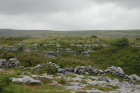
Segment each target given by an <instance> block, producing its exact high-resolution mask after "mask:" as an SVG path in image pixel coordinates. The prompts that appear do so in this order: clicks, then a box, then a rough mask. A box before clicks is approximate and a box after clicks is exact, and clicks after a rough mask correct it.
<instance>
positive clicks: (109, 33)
mask: <svg viewBox="0 0 140 93" xmlns="http://www.w3.org/2000/svg"><path fill="white" fill-rule="evenodd" d="M92 35H96V36H101V37H130V38H131V37H132V38H138V37H139V38H140V30H76V31H53V30H14V29H0V37H48V36H92Z"/></svg>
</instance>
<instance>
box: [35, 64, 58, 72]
mask: <svg viewBox="0 0 140 93" xmlns="http://www.w3.org/2000/svg"><path fill="white" fill-rule="evenodd" d="M37 73H38V74H43V73H47V74H55V73H56V69H55V67H53V66H51V65H48V64H47V65H46V67H45V68H41V69H39V70H38V71H37Z"/></svg>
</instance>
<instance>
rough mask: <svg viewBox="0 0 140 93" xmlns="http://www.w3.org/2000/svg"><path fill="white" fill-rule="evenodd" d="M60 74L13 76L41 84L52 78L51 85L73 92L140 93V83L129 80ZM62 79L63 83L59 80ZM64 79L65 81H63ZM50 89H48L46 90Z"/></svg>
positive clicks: (19, 79) (15, 79) (21, 80)
mask: <svg viewBox="0 0 140 93" xmlns="http://www.w3.org/2000/svg"><path fill="white" fill-rule="evenodd" d="M57 75H58V76H56V77H55V76H53V75H47V74H44V75H42V76H40V75H31V77H30V76H26V75H21V76H19V78H12V81H13V82H14V81H19V82H28V83H29V82H30V83H34V84H40V83H41V82H40V80H38V79H45V80H51V81H52V82H51V83H50V84H49V85H52V86H61V87H64V89H67V90H70V91H71V92H72V93H75V92H78V91H79V92H85V93H140V85H138V84H130V83H128V82H127V81H119V79H117V78H115V79H113V80H112V79H110V78H108V77H107V78H108V80H109V81H108V82H107V81H105V80H101V77H102V76H100V75H98V76H93V75H92V76H90V75H78V74H67V75H64V74H62V73H57ZM58 79H61V80H62V81H61V83H63V82H64V84H61V83H60V82H58V81H57V80H58ZM63 80H64V81H63ZM46 91H48V90H46Z"/></svg>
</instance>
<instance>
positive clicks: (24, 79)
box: [11, 75, 41, 85]
mask: <svg viewBox="0 0 140 93" xmlns="http://www.w3.org/2000/svg"><path fill="white" fill-rule="evenodd" d="M11 79H12V81H13V82H14V81H17V82H20V83H29V84H34V85H36V84H41V81H40V80H36V79H33V78H31V77H30V76H26V75H20V76H19V78H11Z"/></svg>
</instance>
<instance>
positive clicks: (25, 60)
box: [17, 52, 46, 67]
mask: <svg viewBox="0 0 140 93" xmlns="http://www.w3.org/2000/svg"><path fill="white" fill-rule="evenodd" d="M17 59H18V60H19V61H20V62H21V65H23V66H25V67H30V66H36V65H37V64H41V63H46V58H45V57H44V56H43V55H42V54H41V53H38V52H28V53H21V54H19V55H18V56H17Z"/></svg>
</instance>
